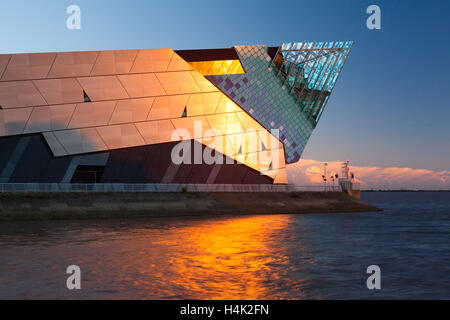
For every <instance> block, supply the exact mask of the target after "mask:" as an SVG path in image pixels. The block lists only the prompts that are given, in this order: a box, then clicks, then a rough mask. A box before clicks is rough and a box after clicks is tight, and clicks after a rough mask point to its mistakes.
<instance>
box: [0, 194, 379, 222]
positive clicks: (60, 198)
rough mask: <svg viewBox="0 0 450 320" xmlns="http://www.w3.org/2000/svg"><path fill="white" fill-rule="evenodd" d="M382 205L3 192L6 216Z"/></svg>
mask: <svg viewBox="0 0 450 320" xmlns="http://www.w3.org/2000/svg"><path fill="white" fill-rule="evenodd" d="M368 211H381V210H380V209H379V208H377V207H374V206H372V205H370V204H368V203H366V202H364V201H361V200H359V199H355V198H352V197H350V196H349V195H347V194H346V193H343V192H141V193H132V192H123V193H122V192H121V193H113V192H109V193H2V194H0V220H2V221H13V220H22V221H23V220H67V219H106V218H131V217H169V216H178V217H183V216H214V215H258V214H303V213H337V212H368Z"/></svg>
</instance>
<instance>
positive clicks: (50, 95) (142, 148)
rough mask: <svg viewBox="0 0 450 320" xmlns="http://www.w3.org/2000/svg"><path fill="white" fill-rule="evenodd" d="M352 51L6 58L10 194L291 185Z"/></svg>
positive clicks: (287, 46) (3, 144)
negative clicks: (39, 188) (56, 188)
mask: <svg viewBox="0 0 450 320" xmlns="http://www.w3.org/2000/svg"><path fill="white" fill-rule="evenodd" d="M352 45H353V43H352V42H339V41H335V42H301V43H284V44H282V45H281V46H280V47H267V46H262V45H257V46H235V47H233V48H228V49H207V50H178V51H174V50H171V49H145V50H120V51H92V52H64V53H32V54H4V55H0V183H19V182H35V183H71V182H72V183H186V184H187V183H208V184H214V183H217V184H228V183H237V184H261V183H264V184H272V183H281V184H283V183H287V182H288V181H287V177H286V164H289V163H293V162H296V161H298V160H299V159H300V156H301V154H302V151H303V149H304V148H305V145H306V143H307V141H308V139H309V137H310V135H311V133H312V131H313V130H314V128H315V127H316V125H317V123H318V121H319V119H320V117H321V115H322V113H323V111H324V108H325V106H326V104H327V101H328V99H329V97H330V94H331V92H332V90H333V87H334V85H335V83H336V80H337V78H338V76H339V73H340V72H341V70H342V67H343V65H344V63H345V61H346V59H347V57H348V55H349V52H350V50H351V48H352ZM180 141H183V143H184V146H186V145H190V146H191V147H192V150H196V151H195V152H194V151H193V152H187V149H182V151H181V152H180V151H179V150H180V149H177V148H179V147H180ZM174 150H175V151H177V150H178V151H177V152H178V153H177V152H175V151H174ZM174 154H178V156H179V157H182V158H183V160H185V161H183V162H182V163H177V162H176V161H174ZM199 154H200V158H202V156H203V157H204V156H205V155H209V156H212V157H213V158H214V159H215V161H214V162H213V163H211V162H210V161H209V162H208V161H204V159H200V160H201V161H199V159H197V157H198V155H199Z"/></svg>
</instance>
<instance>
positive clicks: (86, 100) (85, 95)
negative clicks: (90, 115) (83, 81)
mask: <svg viewBox="0 0 450 320" xmlns="http://www.w3.org/2000/svg"><path fill="white" fill-rule="evenodd" d="M83 95H84V102H91V98H89V96H88V95H87V93H86V91H84V90H83Z"/></svg>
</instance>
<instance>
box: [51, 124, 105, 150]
mask: <svg viewBox="0 0 450 320" xmlns="http://www.w3.org/2000/svg"><path fill="white" fill-rule="evenodd" d="M54 133H55V136H56V138H57V139H58V141H59V142H60V143H61V144H62V146H63V147H64V150H66V151H67V153H68V154H80V153H90V152H97V151H105V150H108V147H107V146H106V145H105V143H104V142H103V140H102V139H101V137H100V136H99V134H98V133H97V130H96V129H95V128H86V129H73V130H64V131H55V132H54Z"/></svg>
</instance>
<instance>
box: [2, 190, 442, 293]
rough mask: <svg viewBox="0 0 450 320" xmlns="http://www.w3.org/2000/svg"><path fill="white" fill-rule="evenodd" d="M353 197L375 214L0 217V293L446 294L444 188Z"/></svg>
mask: <svg viewBox="0 0 450 320" xmlns="http://www.w3.org/2000/svg"><path fill="white" fill-rule="evenodd" d="M362 198H363V199H364V200H366V201H368V202H370V203H371V204H374V205H376V206H378V207H381V208H382V209H384V211H383V212H374V213H339V214H305V215H260V216H238V217H230V216H220V217H201V218H199V217H195V218H194V217H192V218H186V217H184V218H164V219H161V218H148V219H129V220H125V219H120V220H114V219H113V220H104V221H98V220H97V221H96V220H93V221H39V222H1V223H0V299H67V298H69V299H81V298H82V299H401V298H402V299H432V298H435V299H450V192H420V193H419V192H376V193H375V192H374V193H363V195H362ZM69 265H78V266H79V267H80V268H81V286H82V288H81V290H72V291H71V290H68V289H67V287H66V279H67V277H68V276H69V275H68V274H66V268H67V267H68V266H69ZM369 265H378V266H379V267H380V269H381V289H380V290H368V289H367V286H366V279H367V277H368V276H369V275H368V274H367V273H366V269H367V267H368V266H369Z"/></svg>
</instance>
